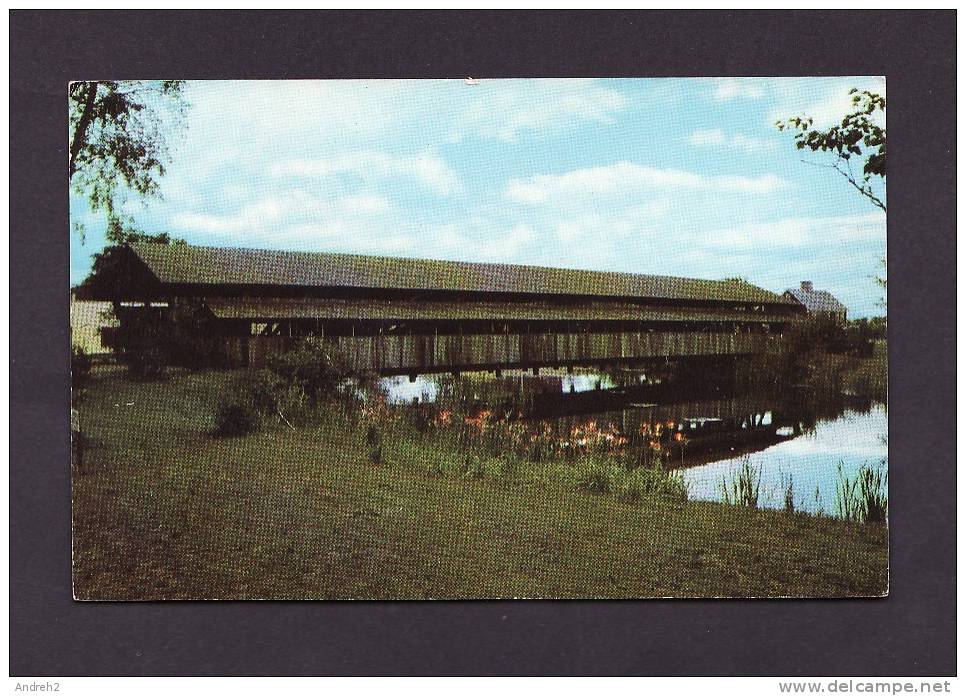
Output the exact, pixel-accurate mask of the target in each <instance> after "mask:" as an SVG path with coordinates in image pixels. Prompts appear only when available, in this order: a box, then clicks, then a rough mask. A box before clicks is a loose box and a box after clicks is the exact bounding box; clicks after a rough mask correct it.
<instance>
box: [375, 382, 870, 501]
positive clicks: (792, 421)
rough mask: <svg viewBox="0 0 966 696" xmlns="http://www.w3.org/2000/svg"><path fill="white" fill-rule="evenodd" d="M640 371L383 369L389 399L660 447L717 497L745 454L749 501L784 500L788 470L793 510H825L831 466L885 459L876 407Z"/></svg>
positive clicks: (696, 489)
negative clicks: (404, 372)
mask: <svg viewBox="0 0 966 696" xmlns="http://www.w3.org/2000/svg"><path fill="white" fill-rule="evenodd" d="M654 382H656V380H655V381H652V380H650V379H649V378H648V377H647V376H645V375H643V374H642V373H637V374H618V375H616V376H615V375H607V374H602V373H592V372H581V373H576V374H566V373H557V374H544V375H536V376H535V375H532V374H529V373H523V372H514V373H504V374H502V375H501V376H500V377H494V376H493V375H492V374H490V375H482V374H476V375H464V376H463V377H462V378H454V377H451V376H448V375H447V376H428V377H419V378H417V379H416V380H415V381H412V382H411V381H410V380H409V379H408V378H407V377H395V378H387V379H386V380H383V387H384V388H385V390H386V393H387V399H388V401H389V402H390V403H395V404H404V403H406V404H408V403H413V402H414V401H417V402H418V403H423V404H426V403H433V402H436V401H445V402H446V403H459V404H460V405H461V407H462V408H463V409H464V410H465V411H467V412H471V413H472V412H474V409H481V408H486V409H492V410H493V412H494V413H495V414H498V415H499V414H507V415H510V416H511V417H513V418H517V419H520V420H523V421H524V422H526V423H528V424H529V425H530V426H531V427H532V428H533V429H534V430H539V431H541V432H544V433H547V434H549V435H550V436H552V437H553V438H556V439H557V440H560V441H563V440H566V439H567V438H568V437H573V435H574V433H586V432H587V430H588V426H590V429H591V430H593V431H597V432H607V433H613V434H614V439H615V441H618V442H619V443H620V446H621V447H626V448H627V449H628V450H630V451H631V452H632V453H633V452H635V451H639V452H646V453H648V454H650V455H653V454H654V452H659V453H660V455H661V456H662V457H663V459H664V461H665V463H666V465H668V466H672V467H676V468H681V469H684V476H685V478H686V480H687V481H688V483H689V485H690V491H691V497H692V498H694V499H704V500H720V499H721V496H722V490H721V488H722V478H724V479H726V480H730V479H731V478H733V477H734V475H735V470H736V469H737V467H738V466H739V465H740V464H741V462H742V461H744V460H745V459H747V461H748V462H749V463H750V465H751V466H752V467H753V469H754V470H755V471H757V470H758V469H759V468H760V470H761V480H762V483H761V496H760V500H759V504H760V505H762V506H769V507H779V508H780V507H783V506H784V496H785V488H786V486H787V481H788V478H789V477H791V480H792V484H793V489H794V500H795V506H796V509H799V510H804V511H808V512H812V513H817V512H824V513H828V514H835V490H836V483H837V481H838V479H839V471H838V470H839V466H840V465H841V467H842V471H843V473H844V474H845V475H847V476H853V477H854V476H855V474H856V472H857V471H858V469H859V467H861V466H862V465H863V464H873V465H876V464H879V463H880V462H882V463H884V462H885V461H886V459H887V456H888V453H887V450H888V447H887V445H886V444H885V443H886V441H887V433H888V417H887V411H886V408H885V406H884V405H882V404H879V403H875V402H873V401H872V400H870V399H864V400H863V399H858V398H857V397H855V396H847V395H843V394H818V393H815V392H810V391H807V390H803V389H786V390H784V391H781V392H773V393H769V392H761V391H758V392H752V393H741V394H736V393H734V392H733V390H731V389H729V388H728V386H726V385H725V384H724V383H722V382H719V381H716V380H714V379H709V380H706V381H704V382H702V383H700V384H697V385H695V384H691V385H690V386H686V387H685V386H683V385H681V384H669V383H659V382H658V383H654Z"/></svg>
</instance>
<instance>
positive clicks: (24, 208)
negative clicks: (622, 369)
mask: <svg viewBox="0 0 966 696" xmlns="http://www.w3.org/2000/svg"><path fill="white" fill-rule="evenodd" d="M955 20H956V16H955V12H953V11H940V12H920V11H906V12H882V11H876V12H871V11H850V12H828V11H821V12H779V11H768V12H635V13H599V12H582V13H575V12H566V13H563V12H554V13H533V12H522V13H509V12H472V13H471V12H458V13H440V12H429V13H422V12H419V13H417V12H404V13H399V12H368V13H344V12H314V13H276V12H231V13H225V12H153V11H152V12H147V11H142V12H132V11H124V12H119V11H98V12H93V11H84V12H64V11H59V12H40V11H11V13H10V34H11V45H10V85H11V86H10V103H11V122H10V158H11V162H10V172H11V184H10V201H11V215H10V218H11V219H10V223H11V224H10V292H11V296H10V317H11V319H10V349H11V355H10V385H11V390H10V392H11V396H10V407H11V416H10V433H11V452H10V669H11V673H12V674H14V675H63V676H67V675H176V674H188V675H215V674H223V675H238V674H246V675H321V674H649V675H711V674H714V675H741V674H754V675H809V674H835V675H857V674H866V675H898V674H905V675H950V674H954V673H955V645H956V641H955V609H956V600H955V580H956V571H955V560H956V552H955V549H956V531H955V524H956V514H955V490H956V488H955V478H956V476H955V443H954V434H955V412H956V402H955V396H954V391H953V389H954V387H953V385H954V382H955V357H954V354H955V333H954V332H955V268H954V263H955V257H956V254H955V217H954V215H955V211H954V201H955V162H954V156H955V155H954V144H955V121H956V119H955V112H956V102H955V64H954V62H953V61H954V56H955V23H956V21H955ZM467 74H470V75H474V76H483V77H496V76H518V77H523V76H584V75H588V76H589V75H593V76H663V75H838V74H852V75H868V74H872V75H883V74H884V75H886V76H887V78H888V92H889V99H890V107H891V108H890V112H889V129H890V133H891V137H892V150H891V152H890V153H889V157H890V160H889V168H890V174H891V176H890V180H889V190H890V195H889V203H890V208H891V209H890V213H889V245H888V246H889V276H890V279H891V284H890V292H889V301H890V304H889V309H890V314H891V316H890V335H891V341H890V359H891V400H890V401H891V404H890V419H891V424H892V427H891V429H890V430H891V432H890V448H891V455H890V463H891V466H890V477H891V497H892V500H891V517H892V520H893V523H892V528H891V545H892V554H891V567H892V571H891V578H892V579H891V594H890V596H889V597H888V598H887V599H881V600H839V601H824V600H817V601H816V600H812V601H720V602H714V601H675V602H665V601H645V602H441V603H422V602H411V603H368V602H365V603H281V602H263V603H236V602H227V603H168V604H151V603H140V604H111V603H101V604H99V603H75V602H74V601H73V600H72V599H71V588H70V580H71V577H70V512H69V509H70V480H69V470H68V467H67V461H68V435H67V433H68V421H67V409H66V405H67V400H68V375H67V368H68V365H67V358H66V355H67V351H66V348H67V345H68V302H67V300H68V295H67V287H68V284H67V281H68V279H67V274H68V243H67V239H68V237H67V234H66V233H67V230H68V211H67V196H66V185H67V181H66V177H65V176H64V164H65V162H64V160H65V149H66V137H65V134H66V131H67V129H66V109H65V107H64V104H65V100H64V95H65V86H66V84H67V81H68V80H69V79H85V78H88V79H90V78H105V77H178V78H215V77H219V78H224V77H234V78H268V77H273V78H282V77H303V78H308V77H329V78H336V77H416V76H418V77H459V76H463V75H467Z"/></svg>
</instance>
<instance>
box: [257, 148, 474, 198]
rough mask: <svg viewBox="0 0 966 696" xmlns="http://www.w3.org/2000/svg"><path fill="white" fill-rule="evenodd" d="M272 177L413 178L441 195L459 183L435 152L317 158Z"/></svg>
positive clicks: (285, 166)
mask: <svg viewBox="0 0 966 696" xmlns="http://www.w3.org/2000/svg"><path fill="white" fill-rule="evenodd" d="M269 173H270V174H271V175H272V176H274V177H285V176H293V177H303V178H314V177H324V176H333V175H339V174H349V175H352V176H355V177H358V178H360V179H363V180H370V179H376V178H378V179H385V178H392V177H413V178H415V179H416V180H417V181H419V182H420V183H422V184H423V185H425V186H427V187H429V188H431V189H433V190H434V191H436V192H437V193H439V194H441V195H448V194H451V193H453V192H455V191H458V190H460V188H461V187H460V181H459V178H458V177H457V175H456V172H454V171H453V170H452V169H450V167H449V165H448V164H446V162H445V161H444V160H443V159H441V158H440V157H439V156H438V155H436V154H435V153H424V154H422V155H413V156H410V155H407V156H400V155H389V154H386V153H383V152H374V151H357V152H346V153H343V154H339V155H333V156H330V157H324V158H318V159H292V160H286V161H283V162H277V163H275V164H273V165H272V166H271V167H269Z"/></svg>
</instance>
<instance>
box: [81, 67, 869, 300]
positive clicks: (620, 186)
mask: <svg viewBox="0 0 966 696" xmlns="http://www.w3.org/2000/svg"><path fill="white" fill-rule="evenodd" d="M853 86H855V87H859V88H862V89H866V88H867V89H872V90H874V91H877V92H879V93H880V94H883V95H884V94H885V82H884V80H883V79H882V78H873V77H843V78H754V79H734V78H721V79H620V80H487V79H481V80H479V83H478V84H475V85H467V84H464V81H463V80H440V81H429V80H425V81H424V80H413V81H259V82H190V83H189V84H188V86H187V89H186V96H187V99H188V101H189V103H190V106H189V108H188V111H187V115H186V127H185V129H184V130H183V131H181V132H180V133H179V134H178V135H177V136H175V137H173V138H172V162H171V164H170V166H169V168H168V171H167V174H166V175H165V176H164V178H163V179H162V180H161V198H158V199H148V200H146V201H140V200H137V199H134V198H132V199H130V200H129V202H128V203H127V206H126V210H127V212H129V213H130V214H131V215H132V216H133V217H134V218H135V220H136V222H137V224H138V225H139V227H140V228H141V229H143V230H144V231H146V232H150V233H157V232H168V233H170V234H172V235H174V236H177V237H181V238H183V239H185V240H187V241H188V242H189V243H191V244H202V245H214V246H248V247H258V248H273V249H304V250H314V251H339V252H351V253H361V254H380V255H389V256H417V257H428V258H441V259H455V260H466V261H494V262H505V263H527V264H541V265H549V266H562V267H570V268H590V269H599V270H612V271H627V272H632V273H657V274H668V275H678V276H690V277H696V278H725V277H730V276H744V277H746V278H748V279H749V280H750V281H751V282H753V283H755V284H757V285H760V286H762V287H765V288H768V289H771V290H775V291H779V292H780V291H782V290H784V289H785V288H787V287H792V286H797V285H798V283H799V281H801V280H813V281H814V282H815V285H816V287H819V288H825V289H828V290H830V291H832V292H833V293H834V294H835V295H836V296H837V297H838V298H839V299H841V300H842V301H843V302H844V303H845V304H846V305H847V306H848V308H849V312H850V316H868V315H874V314H879V313H881V310H879V309H878V307H877V306H876V302H877V301H878V300H879V299H880V298H881V292H880V290H879V288H878V287H877V286H876V284H875V283H874V282H873V280H872V278H871V276H872V275H873V274H875V273H876V272H877V270H878V265H877V264H878V259H879V258H881V257H883V256H884V255H885V239H886V222H885V214H884V213H882V212H880V211H879V210H878V209H877V208H875V207H874V206H873V205H872V204H870V203H869V202H868V201H867V200H866V199H864V198H862V197H861V196H860V195H859V194H858V193H857V192H856V191H855V190H853V189H852V188H851V187H850V186H849V185H848V183H847V182H846V181H845V180H844V179H842V178H841V177H840V176H839V175H838V174H836V173H835V172H833V171H831V170H829V169H826V168H823V167H818V166H811V165H809V164H806V163H803V162H802V161H801V160H802V159H803V158H807V159H810V160H811V161H813V162H822V161H827V160H823V159H822V158H821V156H814V155H812V156H806V155H803V154H802V153H800V152H799V151H797V150H796V149H795V147H794V143H793V140H792V138H791V136H790V135H788V134H782V133H779V132H778V131H777V130H776V129H775V127H774V122H775V120H776V119H777V118H783V117H786V116H792V115H797V114H803V113H804V114H808V115H811V116H813V117H814V118H815V120H816V124H817V125H828V124H829V123H831V122H832V121H834V120H835V119H836V118H837V117H841V115H842V114H844V113H845V111H846V109H847V108H848V106H849V97H848V90H849V88H850V87H853ZM70 207H71V218H72V221H77V222H81V223H83V224H84V227H85V230H86V234H85V241H84V243H83V244H82V243H81V239H80V237H79V235H78V234H77V233H76V232H71V269H70V273H71V282H72V283H75V282H78V281H80V280H82V279H83V278H84V277H85V276H86V274H87V272H88V271H89V269H90V257H91V254H93V253H95V252H96V251H98V250H100V249H101V248H102V247H103V244H104V232H103V230H104V222H103V216H102V215H99V214H96V213H93V214H92V213H91V212H90V211H89V210H88V207H87V205H86V202H85V201H84V200H83V199H82V198H81V197H78V196H76V195H75V194H72V195H71V201H70Z"/></svg>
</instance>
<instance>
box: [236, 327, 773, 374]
mask: <svg viewBox="0 0 966 696" xmlns="http://www.w3.org/2000/svg"><path fill="white" fill-rule="evenodd" d="M227 340H228V342H229V345H228V353H229V356H230V358H231V360H232V362H235V363H237V364H249V365H252V366H255V367H260V366H262V365H264V364H265V361H266V360H267V358H268V356H269V355H271V354H273V353H278V352H282V351H285V350H288V349H289V348H291V347H292V345H294V343H295V341H296V340H297V339H292V338H287V337H280V336H251V337H243V338H230V339H227ZM330 340H332V341H333V342H335V343H337V344H338V346H339V348H340V349H341V350H342V352H343V353H344V354H345V355H346V357H347V359H348V362H349V364H350V366H351V367H352V368H353V369H356V370H372V371H376V372H381V373H384V374H391V373H396V374H414V373H424V372H448V371H451V370H456V369H460V370H467V369H472V368H474V367H480V368H484V367H485V368H494V367H506V368H512V367H524V368H528V367H542V366H557V365H581V364H586V365H593V364H600V363H606V362H615V363H616V362H621V361H625V362H626V361H634V360H647V359H654V358H668V359H671V358H680V357H698V356H731V355H751V354H756V353H765V352H769V351H774V350H776V349H778V346H779V342H780V338H779V337H778V336H774V335H768V334H758V333H699V332H639V333H634V332H614V333H558V334H553V333H548V334H474V335H465V336H461V335H443V336H433V335H415V336H407V335H377V336H340V337H333V338H331V339H330ZM241 342H244V344H242V343H241ZM236 344H237V345H236Z"/></svg>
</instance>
